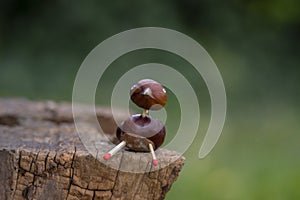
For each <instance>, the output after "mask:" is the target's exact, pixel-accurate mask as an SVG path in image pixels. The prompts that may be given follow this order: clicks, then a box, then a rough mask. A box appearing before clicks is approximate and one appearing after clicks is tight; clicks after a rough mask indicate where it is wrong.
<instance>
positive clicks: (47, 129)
mask: <svg viewBox="0 0 300 200" xmlns="http://www.w3.org/2000/svg"><path fill="white" fill-rule="evenodd" d="M96 112H97V117H98V119H99V120H100V124H102V125H104V127H105V128H104V131H107V132H108V134H109V133H113V132H114V130H115V129H116V123H115V122H114V120H112V116H111V113H110V111H109V110H108V109H104V108H97V109H96ZM89 117H91V114H90V113H85V112H84V109H83V111H82V123H83V124H86V125H87V127H89V129H90V131H91V132H99V131H100V130H97V129H96V128H95V127H94V126H92V125H91V124H88V123H89ZM118 118H120V120H122V119H123V118H124V115H122V112H120V115H118ZM101 119H102V120H101ZM112 135H114V134H112ZM100 138H101V141H100V142H101V144H102V148H99V150H98V149H97V155H99V158H98V157H97V159H96V158H95V157H94V156H92V155H91V154H89V152H88V151H87V150H86V149H85V147H84V146H83V144H82V143H81V140H80V139H79V137H78V135H77V133H76V129H75V126H74V123H73V118H72V111H71V106H70V104H67V103H61V104H58V103H54V102H51V101H48V102H33V101H28V100H24V99H23V100H20V99H1V100H0V160H1V162H0V199H42V200H44V199H55V200H60V199H95V200H96V199H143V200H144V199H164V197H165V195H166V192H167V191H169V189H170V187H171V185H172V184H173V183H174V181H175V180H176V179H177V177H178V175H179V172H180V170H181V168H182V166H183V163H184V158H183V157H180V156H179V155H178V154H177V153H176V152H172V151H168V150H165V149H160V150H158V151H157V154H158V158H159V159H160V162H161V163H163V162H168V161H169V160H172V161H174V162H172V163H171V164H169V165H166V166H165V167H163V168H160V169H158V170H153V168H152V166H151V157H150V155H148V154H143V153H135V152H128V151H122V152H120V153H119V154H118V155H116V157H114V158H113V161H112V162H115V163H117V165H118V169H114V168H110V167H108V166H107V165H105V164H103V163H102V162H100V161H99V160H98V159H101V157H102V155H104V153H105V152H104V151H105V149H109V148H111V147H112V144H111V143H110V142H109V141H108V140H107V139H106V138H105V137H100ZM111 138H112V139H113V137H112V136H111ZM103 146H104V148H103ZM134 165H138V166H139V167H141V166H142V167H144V168H143V169H144V171H143V172H142V173H131V172H128V170H127V171H126V169H130V168H134V167H137V166H134ZM129 171H130V170H129Z"/></svg>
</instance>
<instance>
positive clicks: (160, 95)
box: [130, 79, 168, 110]
mask: <svg viewBox="0 0 300 200" xmlns="http://www.w3.org/2000/svg"><path fill="white" fill-rule="evenodd" d="M130 97H131V100H132V101H133V102H134V103H135V104H136V105H137V106H139V107H141V108H144V109H146V110H159V109H161V108H162V107H164V106H165V104H166V102H167V99H168V96H167V93H166V90H165V88H163V86H162V85H161V84H160V83H158V82H156V81H154V80H151V79H143V80H140V81H139V82H138V83H137V84H135V85H134V86H132V87H131V89H130Z"/></svg>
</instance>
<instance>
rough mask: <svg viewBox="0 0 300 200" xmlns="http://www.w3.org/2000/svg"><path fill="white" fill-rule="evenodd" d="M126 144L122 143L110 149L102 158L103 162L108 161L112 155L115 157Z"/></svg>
mask: <svg viewBox="0 0 300 200" xmlns="http://www.w3.org/2000/svg"><path fill="white" fill-rule="evenodd" d="M125 145H126V142H125V141H122V142H120V143H119V144H118V145H117V146H115V147H114V148H112V149H111V150H110V151H109V152H108V153H106V154H105V155H104V156H103V159H104V160H109V159H110V158H111V157H112V156H113V155H115V154H116V153H117V152H118V151H120V150H121V149H122V148H123V147H125Z"/></svg>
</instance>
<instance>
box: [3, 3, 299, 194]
mask: <svg viewBox="0 0 300 200" xmlns="http://www.w3.org/2000/svg"><path fill="white" fill-rule="evenodd" d="M299 8H300V1H297V0H285V1H284V0H273V1H272V0H266V1H261V0H231V1H223V2H221V1H215V0H210V1H208V0H207V1H196V0H195V1H179V0H173V1H171V0H165V1H145V0H138V1H130V2H129V1H128V2H127V1H111V2H108V1H106V2H104V1H102V2H101V1H96V0H94V1H77V2H75V1H66V0H64V1H56V0H53V1H23V0H2V1H1V2H0V96H1V97H26V98H29V99H34V100H43V99H52V100H57V101H71V95H72V87H73V81H74V78H75V76H76V72H77V70H78V68H79V66H80V64H81V62H82V61H83V59H84V58H85V56H86V55H87V54H88V53H89V52H90V51H91V50H92V49H93V48H94V47H95V46H96V45H98V44H99V43H100V42H101V41H103V40H105V39H106V38H108V37H110V36H112V35H114V34H116V33H119V32H121V31H125V30H127V29H131V28H137V27H143V26H158V27H165V28H170V29H174V30H177V31H180V32H182V33H185V34H187V35H189V36H190V37H192V38H194V39H195V40H197V41H198V42H199V43H200V44H202V45H203V46H204V48H205V49H206V50H207V51H208V52H209V54H210V55H211V56H212V58H213V59H214V61H215V62H216V64H217V66H218V67H219V70H220V72H221V74H222V76H223V79H224V83H225V86H226V90H227V98H228V112H227V120H226V124H225V128H224V131H223V134H222V136H221V138H220V140H219V142H218V144H217V146H216V147H215V148H214V150H213V152H211V154H210V155H209V156H208V157H206V158H205V159H204V160H199V159H198V158H197V157H198V151H199V147H200V145H201V142H202V140H203V136H204V134H205V131H206V129H207V125H208V122H209V117H210V107H209V103H210V101H209V96H208V92H207V89H206V86H205V84H204V82H203V80H202V79H201V77H199V76H198V75H197V74H196V73H195V71H194V70H193V69H192V67H191V66H189V64H188V63H186V62H185V61H184V60H182V59H180V58H178V57H177V56H175V55H173V54H170V53H167V52H162V51H158V50H141V51H137V52H132V53H130V54H127V55H124V56H122V57H121V58H119V59H118V60H116V61H115V62H114V63H113V64H112V65H111V66H110V68H109V69H108V70H107V71H106V75H105V77H104V78H103V80H102V86H103V88H104V89H102V90H101V91H102V92H101V94H100V93H99V92H98V93H97V95H96V100H97V103H98V104H99V105H109V97H110V95H111V90H112V88H113V84H114V83H115V82H116V81H117V80H118V78H119V77H120V76H121V75H122V73H124V72H126V70H128V69H130V68H131V67H133V66H136V65H138V64H143V63H148V62H159V63H163V64H168V65H170V66H173V67H174V68H175V69H177V70H179V71H180V72H181V73H183V74H184V75H185V76H186V77H187V78H188V80H190V82H191V84H192V85H193V87H194V89H195V90H196V91H197V93H198V98H199V100H200V102H201V103H200V108H201V112H202V113H201V114H202V119H203V121H201V123H200V126H201V128H200V130H199V134H198V136H197V138H196V140H195V141H194V142H193V144H192V146H191V148H190V149H189V150H188V151H187V152H186V153H185V156H186V158H187V159H186V164H185V167H184V169H183V171H182V173H181V176H180V177H179V179H178V181H177V182H176V183H175V184H174V185H173V187H172V189H171V191H170V192H169V193H168V194H167V199H172V200H173V199H174V200H177V199H180V200H181V199H189V200H190V199H191V200H193V199H220V200H223V199H228V200H231V199H243V200H244V199H246V200H247V199H249V200H250V199H251V200H252V199H272V200H277V199H300V190H299V188H300V155H299V154H300V135H299V130H300V123H299V122H300V113H299V111H300V104H299V101H300V80H299V76H300V68H299V67H300V59H299V58H300V51H299V41H300V38H299V36H300V11H299ZM178 105H179V104H178V102H177V100H176V96H175V95H174V94H172V93H170V101H169V103H168V106H167V111H168V121H167V129H168V135H169V136H168V140H170V138H171V137H172V133H173V132H174V131H176V128H177V127H178V116H179V114H180V112H179V108H178ZM0 109H1V108H0ZM191 120H192V119H191Z"/></svg>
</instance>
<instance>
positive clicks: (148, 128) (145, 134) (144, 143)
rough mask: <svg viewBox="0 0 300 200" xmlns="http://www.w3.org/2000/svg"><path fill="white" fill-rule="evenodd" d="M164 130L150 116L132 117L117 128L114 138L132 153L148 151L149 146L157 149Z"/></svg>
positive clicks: (162, 138)
mask: <svg viewBox="0 0 300 200" xmlns="http://www.w3.org/2000/svg"><path fill="white" fill-rule="evenodd" d="M165 135H166V130H165V127H164V125H163V123H162V122H160V121H159V120H157V119H155V118H152V117H150V116H145V117H143V116H142V115H140V114H137V115H133V116H131V117H130V118H128V119H127V120H125V121H124V122H123V123H122V124H121V125H120V127H118V129H117V132H116V136H117V138H118V139H119V140H120V141H125V142H126V146H127V147H128V148H129V149H131V150H134V151H150V149H149V144H152V145H153V148H154V149H157V148H158V147H160V146H161V145H162V143H163V142H164V139H165Z"/></svg>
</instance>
